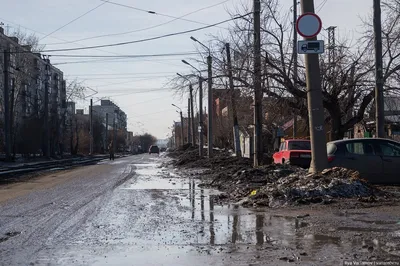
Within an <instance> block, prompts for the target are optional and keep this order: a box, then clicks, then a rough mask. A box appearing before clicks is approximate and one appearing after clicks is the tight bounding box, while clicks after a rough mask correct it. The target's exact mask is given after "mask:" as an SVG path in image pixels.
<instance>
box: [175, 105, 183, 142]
mask: <svg viewBox="0 0 400 266" xmlns="http://www.w3.org/2000/svg"><path fill="white" fill-rule="evenodd" d="M172 106H174V107H176V108H178V109H179V114H180V116H181V138H182V140H181V142H182V146H183V145H185V136H184V133H183V114H182V109H181V108H180V107H178V106H176V105H175V104H172ZM177 112H178V111H177ZM175 134H176V133H175Z"/></svg>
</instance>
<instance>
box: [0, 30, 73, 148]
mask: <svg viewBox="0 0 400 266" xmlns="http://www.w3.org/2000/svg"><path fill="white" fill-rule="evenodd" d="M0 49H1V56H0V68H1V69H0V89H1V93H0V100H1V104H0V106H1V108H0V112H1V118H0V119H1V120H4V89H5V87H6V86H5V85H7V88H8V90H9V112H10V125H11V130H10V131H11V142H13V143H12V146H13V147H15V149H16V150H14V152H15V153H38V152H40V150H43V148H44V147H43V145H44V141H42V139H43V138H42V136H41V134H42V133H43V132H42V130H43V129H44V117H45V115H44V110H45V105H44V102H45V86H46V83H48V96H49V98H48V100H49V102H48V109H47V110H48V117H49V132H50V151H51V153H52V154H55V153H58V152H62V150H63V149H62V144H61V143H62V134H63V132H64V129H63V128H64V125H65V114H66V107H67V106H66V86H65V81H64V78H63V72H62V71H61V70H59V69H58V68H56V67H54V66H52V65H51V64H50V61H49V60H48V59H45V58H43V57H42V55H41V54H40V53H36V52H34V51H32V47H31V46H29V45H21V44H20V43H19V40H18V38H16V37H9V36H6V35H5V34H4V29H3V28H1V27H0ZM5 56H6V57H5ZM5 63H7V64H8V69H5ZM4 72H6V73H8V76H9V84H4ZM2 122H4V121H2ZM32 126H36V127H37V130H35V132H34V133H35V134H32V133H33V132H32V131H31V130H29V131H27V130H26V128H32ZM2 131H3V130H2ZM26 143H36V144H37V145H36V146H35V145H30V148H27V147H28V146H29V145H25V144H26Z"/></svg>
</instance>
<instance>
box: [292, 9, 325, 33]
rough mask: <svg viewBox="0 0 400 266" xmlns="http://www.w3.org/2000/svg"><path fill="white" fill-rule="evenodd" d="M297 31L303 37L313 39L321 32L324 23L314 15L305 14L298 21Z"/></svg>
mask: <svg viewBox="0 0 400 266" xmlns="http://www.w3.org/2000/svg"><path fill="white" fill-rule="evenodd" d="M296 29H297V32H298V33H299V34H300V35H301V36H302V37H304V38H313V37H315V36H317V35H318V34H319V33H320V32H321V29H322V21H321V19H320V17H319V16H318V15H316V14H314V13H304V14H303V15H301V16H300V17H299V18H298V19H297V21H296Z"/></svg>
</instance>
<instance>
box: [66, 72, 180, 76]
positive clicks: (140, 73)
mask: <svg viewBox="0 0 400 266" xmlns="http://www.w3.org/2000/svg"><path fill="white" fill-rule="evenodd" d="M173 73H175V72H137V73H87V74H68V75H66V76H73V77H80V76H124V75H147V74H149V75H150V74H173Z"/></svg>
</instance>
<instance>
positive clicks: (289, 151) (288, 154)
mask: <svg viewBox="0 0 400 266" xmlns="http://www.w3.org/2000/svg"><path fill="white" fill-rule="evenodd" d="M273 160H274V163H276V164H285V163H286V164H291V165H297V166H300V167H310V163H311V143H310V141H309V140H302V139H289V140H285V141H284V142H282V143H281V146H280V147H279V150H276V152H275V153H274V155H273Z"/></svg>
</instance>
